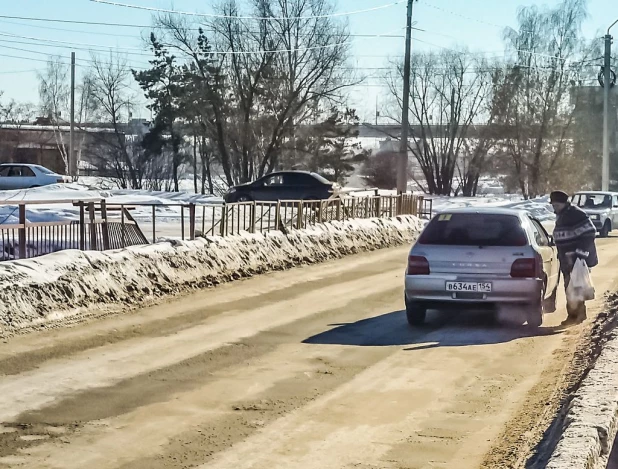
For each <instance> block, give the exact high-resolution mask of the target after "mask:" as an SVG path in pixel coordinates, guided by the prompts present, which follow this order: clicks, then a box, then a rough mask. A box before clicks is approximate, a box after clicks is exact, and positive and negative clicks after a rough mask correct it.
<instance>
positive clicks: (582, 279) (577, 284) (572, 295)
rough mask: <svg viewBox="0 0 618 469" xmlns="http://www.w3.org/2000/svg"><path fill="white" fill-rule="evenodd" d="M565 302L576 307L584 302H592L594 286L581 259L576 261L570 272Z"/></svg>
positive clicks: (588, 270) (588, 271)
mask: <svg viewBox="0 0 618 469" xmlns="http://www.w3.org/2000/svg"><path fill="white" fill-rule="evenodd" d="M566 297H567V302H568V303H569V305H573V306H576V305H578V304H580V303H583V302H585V301H590V300H594V285H593V284H592V277H590V269H588V266H587V265H586V262H585V261H584V260H583V259H577V261H575V265H574V266H573V270H572V271H571V281H570V282H569V286H568V287H567V290H566Z"/></svg>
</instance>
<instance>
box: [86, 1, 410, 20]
mask: <svg viewBox="0 0 618 469" xmlns="http://www.w3.org/2000/svg"><path fill="white" fill-rule="evenodd" d="M90 1H91V2H92V3H99V4H103V5H110V6H114V7H120V8H128V9H134V10H142V11H149V12H153V13H169V14H173V15H182V16H196V17H201V18H219V19H231V20H257V21H282V20H313V19H325V18H337V17H342V16H353V15H359V14H362V13H369V12H374V11H378V10H384V9H387V8H391V7H394V6H396V5H401V4H403V3H405V1H406V0H397V1H395V2H392V3H387V4H384V5H379V6H376V7H371V8H364V9H361V10H354V11H348V12H338V13H328V14H323V15H303V16H239V15H226V14H220V13H196V12H190V11H180V10H172V9H165V8H156V7H147V6H141V5H134V4H130V3H120V2H112V1H109V0H90Z"/></svg>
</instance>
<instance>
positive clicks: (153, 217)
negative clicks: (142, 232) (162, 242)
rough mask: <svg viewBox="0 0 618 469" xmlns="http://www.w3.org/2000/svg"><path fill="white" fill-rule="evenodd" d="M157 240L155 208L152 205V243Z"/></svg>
mask: <svg viewBox="0 0 618 469" xmlns="http://www.w3.org/2000/svg"><path fill="white" fill-rule="evenodd" d="M156 242H157V208H156V207H155V206H154V205H153V206H152V244H154V243H156Z"/></svg>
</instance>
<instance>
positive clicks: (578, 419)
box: [545, 306, 618, 469]
mask: <svg viewBox="0 0 618 469" xmlns="http://www.w3.org/2000/svg"><path fill="white" fill-rule="evenodd" d="M614 308H615V306H614ZM612 314H615V310H614V313H612ZM611 326H612V327H615V322H614V321H612V322H611ZM596 340H597V343H596V345H597V346H602V347H603V349H602V352H601V354H600V355H599V357H598V359H597V361H596V363H595V364H594V368H592V369H591V370H590V371H589V372H588V375H587V376H586V377H585V379H584V380H583V382H582V384H581V386H580V387H579V389H577V391H576V392H575V394H574V396H573V399H572V401H571V402H570V405H569V407H568V410H567V414H566V417H565V420H564V426H563V429H562V436H561V438H560V441H559V442H558V444H557V446H556V448H555V450H554V452H553V453H552V455H551V458H550V460H549V462H548V464H547V466H545V467H546V468H547V469H601V468H605V467H609V466H608V465H607V462H608V459H609V456H610V453H611V451H612V446H613V445H614V439H615V438H616V434H617V433H618V331H617V330H616V329H613V330H612V331H611V333H610V335H609V336H608V337H603V338H601V339H599V338H597V339H596ZM605 341H606V343H604V344H603V342H605ZM599 342H600V343H599ZM593 345H594V344H593Z"/></svg>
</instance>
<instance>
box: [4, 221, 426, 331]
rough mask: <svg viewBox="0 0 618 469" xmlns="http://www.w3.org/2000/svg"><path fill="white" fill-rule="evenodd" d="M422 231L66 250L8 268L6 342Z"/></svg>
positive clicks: (369, 225) (381, 226) (348, 230)
mask: <svg viewBox="0 0 618 469" xmlns="http://www.w3.org/2000/svg"><path fill="white" fill-rule="evenodd" d="M421 225H422V224H421V222H420V221H419V220H418V219H417V218H415V217H410V216H406V217H398V218H393V219H370V220H352V221H347V222H333V223H331V224H324V225H318V226H316V227H313V228H311V229H307V230H302V231H294V232H292V233H290V234H288V235H283V234H281V233H270V234H255V235H251V234H244V235H242V236H234V237H228V238H219V237H207V238H202V239H198V240H196V241H186V242H181V241H176V240H172V241H167V242H162V243H159V244H155V245H149V246H136V247H132V248H128V249H126V250H122V251H108V252H80V251H63V252H59V253H54V254H50V255H48V256H45V257H41V258H36V259H30V260H25V261H11V262H6V263H2V264H0V336H7V335H11V334H14V333H16V332H18V331H20V330H24V329H29V328H32V327H49V326H50V325H52V324H54V323H56V324H58V323H67V322H73V321H77V320H79V319H82V318H84V317H86V316H99V315H102V314H105V313H107V312H113V311H121V310H123V309H127V308H130V307H132V306H143V305H144V304H145V303H147V302H149V301H152V300H154V299H156V298H158V297H161V296H164V295H169V294H175V293H179V292H181V291H183V290H187V289H190V288H203V287H209V286H213V285H217V284H219V283H222V282H226V281H230V280H235V279H239V278H242V277H249V276H252V275H255V274H259V273H263V272H268V271H274V270H282V269H287V268H291V267H294V266H298V265H302V264H312V263H317V262H322V261H326V260H329V259H334V258H339V257H342V256H345V255H348V254H353V253H357V252H362V251H369V250H374V249H379V248H385V247H390V246H396V245H401V244H407V243H410V242H412V241H413V240H414V238H415V237H416V234H417V233H418V232H419V230H420V229H421ZM402 268H403V266H402Z"/></svg>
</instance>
